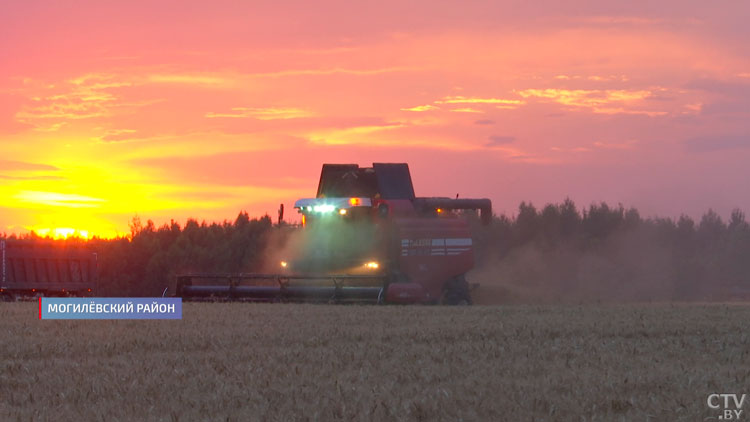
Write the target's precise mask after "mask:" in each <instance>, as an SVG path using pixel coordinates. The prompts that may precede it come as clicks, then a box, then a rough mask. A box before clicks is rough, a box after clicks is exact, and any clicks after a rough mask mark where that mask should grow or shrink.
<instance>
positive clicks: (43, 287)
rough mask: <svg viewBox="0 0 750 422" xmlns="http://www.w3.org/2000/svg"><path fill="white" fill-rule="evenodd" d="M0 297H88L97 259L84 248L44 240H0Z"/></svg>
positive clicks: (93, 282)
mask: <svg viewBox="0 0 750 422" xmlns="http://www.w3.org/2000/svg"><path fill="white" fill-rule="evenodd" d="M0 271H1V273H0V296H1V297H2V298H3V299H5V300H14V299H23V298H35V297H38V296H91V295H92V293H93V292H94V290H95V289H96V281H97V257H96V254H95V253H93V252H91V251H90V250H88V249H87V248H85V247H81V246H71V245H67V246H64V245H60V244H55V243H54V242H51V241H46V240H10V239H8V240H5V239H3V240H0Z"/></svg>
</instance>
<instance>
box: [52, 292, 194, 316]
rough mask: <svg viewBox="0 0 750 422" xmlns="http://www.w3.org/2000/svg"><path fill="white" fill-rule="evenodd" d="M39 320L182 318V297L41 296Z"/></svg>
mask: <svg viewBox="0 0 750 422" xmlns="http://www.w3.org/2000/svg"><path fill="white" fill-rule="evenodd" d="M39 319H182V299H181V298H178V297H176V298H175V297H137V298H136V297H94V298H91V297H40V298H39Z"/></svg>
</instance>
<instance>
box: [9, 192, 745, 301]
mask: <svg viewBox="0 0 750 422" xmlns="http://www.w3.org/2000/svg"><path fill="white" fill-rule="evenodd" d="M466 217H468V218H469V219H470V220H471V226H472V231H473V236H474V239H475V241H474V244H475V257H476V269H475V270H474V271H473V272H472V273H470V274H469V277H468V278H469V281H470V282H472V283H479V284H480V287H479V289H480V290H479V292H483V291H484V292H485V293H486V294H492V295H497V296H498V297H497V300H498V301H499V302H503V301H510V302H531V303H533V302H558V301H562V302H565V301H611V302H619V301H672V300H674V301H683V300H729V299H733V298H748V297H750V225H748V223H747V221H746V220H745V215H744V214H743V212H741V211H740V210H735V211H734V212H732V214H731V217H730V218H729V221H726V222H725V221H723V220H722V218H721V217H720V216H719V215H718V214H716V213H715V212H714V211H711V210H709V211H708V212H706V213H705V214H704V215H703V216H702V217H701V219H700V221H698V222H696V221H694V220H693V219H691V218H690V217H687V216H682V217H680V218H679V219H676V220H675V219H671V218H643V217H641V215H640V214H639V212H638V211H637V210H636V209H634V208H630V209H625V208H623V207H622V206H617V207H612V206H610V205H607V204H606V203H601V204H595V205H591V206H589V207H588V208H584V209H578V208H577V207H576V205H575V204H574V203H573V201H571V200H566V201H564V202H563V203H561V204H549V205H546V206H544V207H543V208H541V209H537V208H536V207H534V205H532V204H530V203H521V205H520V206H519V209H518V212H517V213H516V215H514V216H512V217H509V216H506V215H500V216H496V217H494V218H493V220H492V222H491V223H490V224H489V225H487V226H483V225H481V224H480V223H479V219H478V218H476V215H474V214H472V213H470V212H469V213H466ZM130 229H131V235H130V236H129V237H127V238H119V239H112V240H105V239H92V240H89V241H87V242H86V245H87V247H89V248H91V249H93V250H94V251H96V252H97V253H98V257H99V260H98V262H99V292H98V295H102V296H152V295H161V293H162V291H163V289H164V288H165V287H167V286H171V287H173V286H174V275H175V274H178V273H180V272H187V271H201V272H240V271H248V272H250V271H260V270H261V269H262V268H263V267H264V265H265V264H268V263H265V262H264V250H265V249H266V248H267V247H270V246H272V245H273V244H274V243H276V242H279V238H280V237H282V238H283V237H284V236H285V235H287V234H288V233H290V232H291V231H292V230H294V228H293V227H291V226H288V225H286V224H284V223H282V224H280V225H278V224H273V222H272V220H271V218H270V217H269V216H264V217H261V218H250V217H249V216H248V214H247V213H246V212H241V213H240V214H239V215H238V216H237V218H236V219H234V221H224V222H222V223H211V224H208V223H205V222H202V223H200V222H198V221H196V220H193V219H191V220H188V221H187V222H186V223H185V225H184V226H181V225H180V224H178V223H176V222H171V223H170V224H164V225H162V226H160V227H157V226H156V225H155V224H154V223H153V222H152V221H147V222H146V223H145V224H143V223H142V222H141V221H140V220H139V219H138V218H134V219H133V221H132V223H131V225H130ZM11 238H13V237H11ZM23 238H26V239H29V238H32V239H33V238H35V237H34V236H33V235H27V236H23ZM57 242H61V243H63V242H70V243H76V242H84V241H82V240H77V239H68V240H59V241H57ZM480 294H481V293H480Z"/></svg>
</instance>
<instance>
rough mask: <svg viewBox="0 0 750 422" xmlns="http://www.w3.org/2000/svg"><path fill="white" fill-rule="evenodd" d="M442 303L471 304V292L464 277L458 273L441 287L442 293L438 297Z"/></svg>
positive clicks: (454, 304)
mask: <svg viewBox="0 0 750 422" xmlns="http://www.w3.org/2000/svg"><path fill="white" fill-rule="evenodd" d="M440 303H441V304H442V305H453V306H456V305H458V306H467V305H471V304H472V302H471V293H470V292H469V283H468V282H466V278H465V277H464V276H463V275H460V276H458V277H456V278H453V279H451V280H450V281H449V282H447V283H446V284H445V287H443V295H442V296H441V297H440Z"/></svg>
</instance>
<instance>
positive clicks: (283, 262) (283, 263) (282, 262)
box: [281, 261, 289, 268]
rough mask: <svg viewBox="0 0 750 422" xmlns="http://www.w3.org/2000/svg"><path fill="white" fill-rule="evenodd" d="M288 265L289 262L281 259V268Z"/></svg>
mask: <svg viewBox="0 0 750 422" xmlns="http://www.w3.org/2000/svg"><path fill="white" fill-rule="evenodd" d="M288 266H289V264H288V263H287V262H286V261H281V268H286V267H288Z"/></svg>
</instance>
